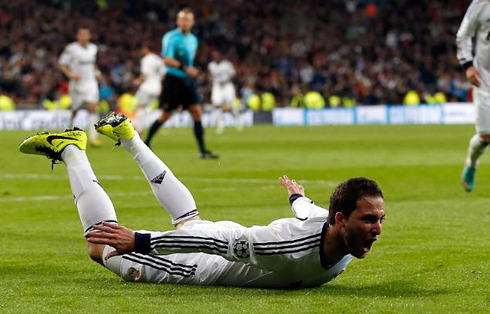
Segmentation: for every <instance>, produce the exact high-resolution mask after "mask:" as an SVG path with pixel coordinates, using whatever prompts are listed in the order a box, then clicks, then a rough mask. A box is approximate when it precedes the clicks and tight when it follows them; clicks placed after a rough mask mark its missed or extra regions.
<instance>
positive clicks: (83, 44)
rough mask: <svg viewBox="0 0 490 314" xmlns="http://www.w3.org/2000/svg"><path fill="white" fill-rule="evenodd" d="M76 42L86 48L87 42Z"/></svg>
mask: <svg viewBox="0 0 490 314" xmlns="http://www.w3.org/2000/svg"><path fill="white" fill-rule="evenodd" d="M78 44H79V45H80V46H82V47H83V48H87V46H88V42H86V43H81V42H78Z"/></svg>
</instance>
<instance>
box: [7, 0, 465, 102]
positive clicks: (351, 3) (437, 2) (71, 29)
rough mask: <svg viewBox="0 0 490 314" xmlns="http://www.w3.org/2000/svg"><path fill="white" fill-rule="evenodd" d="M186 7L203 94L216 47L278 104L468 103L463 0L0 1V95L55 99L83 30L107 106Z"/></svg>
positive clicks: (248, 90)
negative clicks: (69, 50) (65, 58)
mask: <svg viewBox="0 0 490 314" xmlns="http://www.w3.org/2000/svg"><path fill="white" fill-rule="evenodd" d="M184 4H186V5H189V6H190V7H191V8H193V9H194V10H195V12H196V18H197V24H196V27H195V29H194V32H195V33H196V34H197V36H198V37H199V38H200V40H201V41H200V50H199V52H198V55H197V61H196V62H197V65H198V67H199V68H200V69H201V70H202V72H201V75H200V76H199V82H200V84H201V92H202V93H203V95H205V96H206V97H209V92H210V82H209V78H208V76H207V73H206V71H205V69H206V64H207V62H208V61H209V60H210V51H212V50H213V49H219V50H220V51H223V52H225V55H226V57H227V58H229V59H230V60H232V62H233V63H234V64H235V67H236V69H237V73H238V75H237V84H238V86H239V89H240V90H242V92H241V94H242V95H244V94H245V95H254V93H257V94H259V95H261V94H262V93H271V94H272V96H273V97H274V102H275V105H276V106H288V105H290V104H291V101H292V100H293V103H294V104H293V105H294V106H297V105H298V104H302V103H304V102H303V101H299V100H298V99H299V98H301V95H302V93H303V92H304V93H305V94H306V92H308V91H317V92H319V93H320V94H321V96H323V98H324V100H325V103H326V104H327V105H332V106H338V105H345V104H347V105H348V106H352V105H354V104H358V105H360V104H401V103H403V101H404V98H405V96H406V95H407V93H408V92H410V91H414V92H415V93H417V95H418V96H419V97H420V101H421V102H423V103H424V102H425V103H427V102H429V103H430V102H434V101H435V102H437V99H447V101H466V100H467V97H468V95H467V91H468V89H469V85H468V83H467V82H466V79H465V77H464V74H463V71H461V69H460V68H459V66H458V63H457V60H456V57H455V47H454V41H455V34H456V31H457V26H458V25H459V22H460V21H461V19H462V16H463V14H464V12H465V10H466V7H467V1H463V0H448V1H441V0H432V1H429V0H405V1H396V4H394V2H393V1H387V0H378V1H367V0H364V1H363V0H346V1H344V0H342V1H339V0H333V1H328V4H327V2H325V1H322V0H303V1H295V0H284V1H260V0H247V1H243V0H227V1H215V0H199V1H197V0H187V1H181V0H177V1H157V0H144V1H110V0H107V1H104V0H98V1H93V0H92V1H88V0H83V1H59V0H42V1H39V0H37V1H36V0H18V1H2V2H1V3H0V25H1V26H0V38H1V40H0V73H1V74H0V87H1V90H0V93H1V94H3V95H6V96H8V97H11V98H12V99H13V100H14V101H15V103H17V104H24V106H25V104H30V105H31V106H33V107H42V104H43V102H44V100H45V99H49V100H54V99H60V98H61V97H62V95H63V94H65V93H66V91H67V83H66V80H65V78H64V77H63V76H62V74H61V72H60V71H59V70H58V69H57V59H58V56H59V54H60V53H61V50H62V49H63V47H64V46H65V45H66V44H67V43H68V42H70V41H73V40H74V34H75V32H76V29H77V28H78V27H79V26H87V27H89V28H90V29H91V31H92V34H93V36H92V37H93V41H94V42H95V43H97V44H98V45H99V56H98V64H99V67H100V69H101V71H102V72H103V73H104V75H105V78H106V80H105V82H102V87H101V93H102V94H103V96H102V99H105V100H106V101H107V102H109V103H111V104H114V103H115V102H116V99H117V98H118V97H119V95H122V94H123V93H125V92H128V91H129V92H134V86H132V84H131V82H132V80H133V78H134V77H135V76H137V75H138V71H139V58H140V56H139V55H138V47H139V45H140V44H141V42H142V41H145V42H148V41H151V43H152V44H153V45H154V47H155V49H156V51H158V52H159V51H160V43H161V37H162V35H163V34H164V33H165V32H166V31H168V30H169V29H172V28H173V27H174V19H175V14H176V12H177V11H178V9H180V8H181V7H182V6H183V5H184ZM299 21H301V23H298V22H299ZM436 93H439V94H438V95H439V96H440V95H441V93H442V94H443V96H444V97H434V95H435V94H436ZM265 95H266V97H270V95H269V94H265ZM262 97H263V96H262Z"/></svg>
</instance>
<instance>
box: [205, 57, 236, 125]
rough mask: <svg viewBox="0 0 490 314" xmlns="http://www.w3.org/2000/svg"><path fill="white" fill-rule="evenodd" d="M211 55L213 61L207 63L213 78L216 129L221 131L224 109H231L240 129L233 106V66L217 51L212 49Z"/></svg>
mask: <svg viewBox="0 0 490 314" xmlns="http://www.w3.org/2000/svg"><path fill="white" fill-rule="evenodd" d="M211 56H212V58H213V61H211V62H210V63H209V65H208V69H209V73H210V74H211V78H212V80H213V89H212V91H211V102H212V103H213V106H214V107H215V108H216V109H217V110H218V116H217V120H216V131H217V132H218V133H222V132H223V130H224V127H225V123H224V111H231V112H232V113H233V116H234V118H235V125H236V127H237V128H238V129H240V128H241V123H240V120H239V111H238V108H237V107H236V106H235V99H236V93H235V86H233V78H234V77H235V75H236V72H235V68H234V67H233V64H232V63H231V62H230V61H228V60H225V59H223V56H222V55H221V53H220V52H219V51H217V50H215V51H213V52H212V53H211Z"/></svg>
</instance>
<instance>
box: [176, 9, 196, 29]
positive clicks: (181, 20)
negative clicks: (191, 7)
mask: <svg viewBox="0 0 490 314" xmlns="http://www.w3.org/2000/svg"><path fill="white" fill-rule="evenodd" d="M177 26H178V27H179V28H180V29H181V30H182V32H184V33H189V32H190V31H191V29H192V26H194V14H193V13H186V12H180V13H179V15H177Z"/></svg>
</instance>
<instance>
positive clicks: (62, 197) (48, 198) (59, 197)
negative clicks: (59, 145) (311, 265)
mask: <svg viewBox="0 0 490 314" xmlns="http://www.w3.org/2000/svg"><path fill="white" fill-rule="evenodd" d="M274 188H277V186H276V185H263V186H260V187H259V188H258V189H259V190H271V189H274ZM244 189H247V190H249V188H248V187H242V188H236V187H231V188H193V190H197V191H200V192H217V191H219V192H233V191H243V190H244ZM255 190H257V189H255ZM107 194H108V195H109V196H110V197H112V198H115V197H119V198H124V197H134V196H142V195H150V194H152V192H150V191H142V192H126V193H121V192H118V193H107ZM69 199H73V196H70V195H43V196H25V197H12V198H9V197H6V198H0V203H18V202H43V201H58V200H69Z"/></svg>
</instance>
